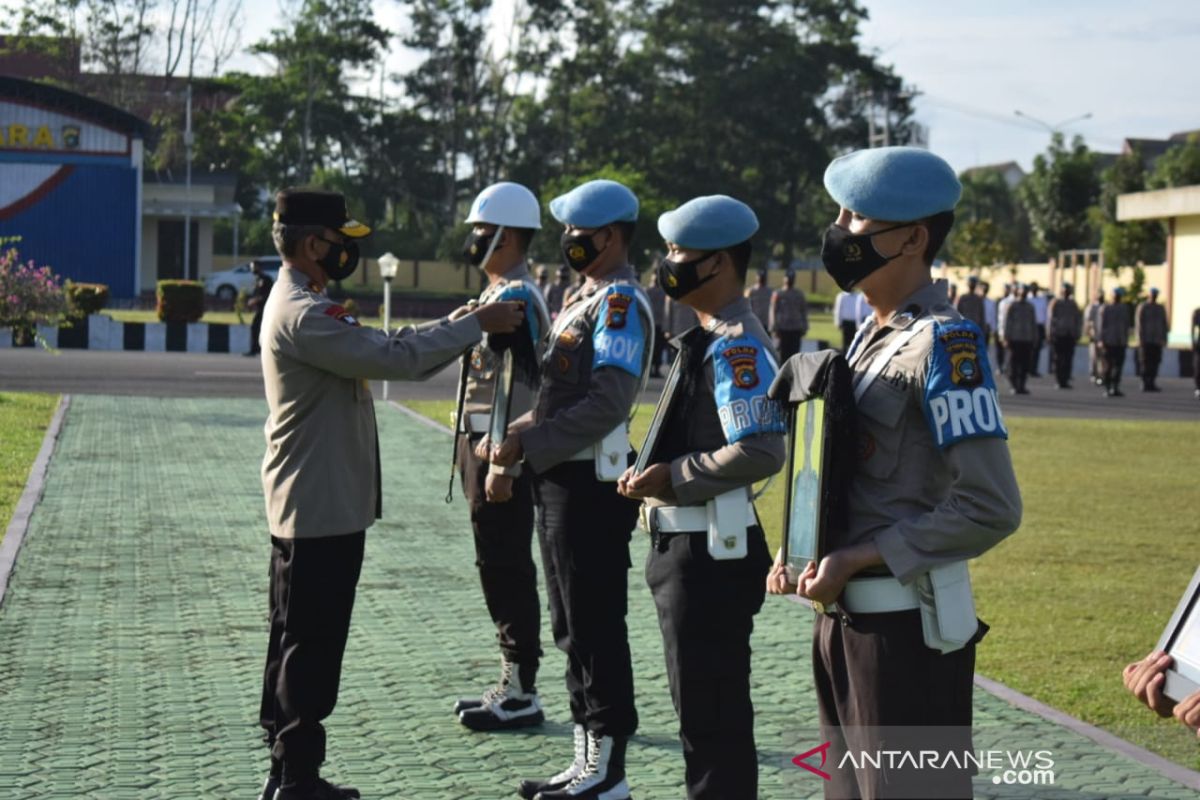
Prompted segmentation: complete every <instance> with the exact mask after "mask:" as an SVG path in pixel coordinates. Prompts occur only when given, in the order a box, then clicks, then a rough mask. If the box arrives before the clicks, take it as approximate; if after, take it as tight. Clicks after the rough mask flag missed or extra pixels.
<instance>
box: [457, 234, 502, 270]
mask: <svg viewBox="0 0 1200 800" xmlns="http://www.w3.org/2000/svg"><path fill="white" fill-rule="evenodd" d="M493 236H495V234H494V233H475V231H471V232H470V233H468V234H467V240H466V241H465V242H463V249H462V254H463V258H464V259H466V261H467V263H468V264H470V265H472V266H475V267H478V266H479V265H480V264H482V263H483V259H484V258H485V257H486V256H487V252H488V248H489V247H491V246H492V237H493Z"/></svg>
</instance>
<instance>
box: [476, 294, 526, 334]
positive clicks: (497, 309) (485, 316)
mask: <svg viewBox="0 0 1200 800" xmlns="http://www.w3.org/2000/svg"><path fill="white" fill-rule="evenodd" d="M471 313H473V314H474V315H475V317H476V319H478V320H479V327H480V328H483V332H484V333H512V332H513V331H515V330H516V329H517V328H519V327H520V326H521V320H523V319H524V318H525V312H524V311H523V310H522V308H521V304H520V303H513V302H509V301H505V302H502V303H485V304H483V305H481V306H480V307H479V308H477V309H475V310H474V311H473V312H471Z"/></svg>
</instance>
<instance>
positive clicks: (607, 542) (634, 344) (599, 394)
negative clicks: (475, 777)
mask: <svg viewBox="0 0 1200 800" xmlns="http://www.w3.org/2000/svg"><path fill="white" fill-rule="evenodd" d="M550 213H551V214H553V215H554V218H555V219H557V220H558V221H559V222H561V223H562V224H563V226H564V230H563V234H562V240H561V246H562V253H563V258H564V260H565V261H566V263H567V264H568V265H569V266H570V267H571V268H572V269H574V270H575V272H576V273H577V274H579V275H582V276H583V277H584V278H585V282H584V284H583V286H582V288H581V289H580V290H579V291H578V292H576V293H574V294H573V295H572V296H571V299H570V301H569V302H568V304H567V305H566V306H564V307H563V310H562V312H561V313H560V314H559V317H558V319H557V320H556V321H555V324H554V327H553V328H552V329H551V332H550V341H549V343H548V345H547V347H548V350H547V353H546V357H545V359H544V360H543V369H542V383H541V387H540V389H539V391H538V396H537V400H536V402H535V405H534V409H533V412H532V413H531V414H529V415H526V416H525V417H523V418H522V419H520V420H518V421H517V422H516V423H514V424H513V425H512V426H511V427H510V433H509V436H508V438H507V439H506V440H505V441H504V442H503V444H502V445H500V446H499V447H497V448H495V449H494V450H493V455H492V463H494V464H497V465H499V466H501V467H508V466H512V465H513V464H515V463H518V462H520V461H522V459H523V466H524V467H525V468H527V469H531V470H533V473H534V498H535V500H536V502H537V505H538V510H539V512H540V513H539V520H538V534H539V538H540V540H541V544H542V563H543V567H544V569H545V571H546V585H547V589H546V590H547V593H548V594H549V596H550V624H551V628H552V630H553V632H554V639H555V642H556V644H557V645H558V647H559V648H560V649H561V650H563V652H565V653H566V656H567V676H566V677H567V691H568V693H569V695H570V702H571V717H572V721H573V722H574V723H575V729H574V744H575V750H574V760H573V761H572V762H571V763H570V765H569V766H567V768H566V769H564V770H563V771H561V772H559V773H557V774H555V775H553V776H551V777H549V778H545V779H538V780H527V781H524V782H522V784H521V785H520V787H519V792H520V794H521V796H522V797H526V798H530V797H534V796H535V795H536V796H537V797H538V798H541V800H563V799H564V798H579V799H580V800H628V798H629V787H628V785H627V783H626V781H625V746H626V743H627V742H628V741H629V737H630V736H632V735H633V733H634V731H635V730H636V729H637V721H638V720H637V711H636V710H635V708H634V699H633V667H632V663H631V660H630V654H629V636H628V630H627V628H626V625H625V614H626V606H627V589H628V583H629V567H630V561H629V540H630V536H631V533H632V531H633V528H634V526H635V525H636V521H637V509H638V504H637V503H636V502H635V501H633V500H628V499H626V498H624V497H621V496H620V495H619V494H617V484H616V481H617V478H619V477H620V476H621V473H622V472H623V471H624V470H625V468H626V467H627V466H628V465H629V463H631V461H630V459H631V458H632V450H631V448H630V446H629V432H628V420H629V417H630V411H631V409H632V407H633V404H634V403H635V402H636V401H637V397H638V394H639V393H640V390H641V389H642V388H643V387H644V386H645V382H646V379H647V372H648V370H649V366H650V364H649V360H650V357H649V352H650V347H651V344H652V341H653V339H652V337H653V335H654V325H653V319H652V315H651V313H650V305H649V301H648V300H647V299H646V295H645V292H644V291H643V290H642V287H641V285H640V284H639V283H638V281H637V275H636V273H634V271H633V268H632V267H631V266H630V265H629V242H630V240H631V238H632V236H633V229H634V223H635V222H636V220H637V213H638V201H637V197H636V196H635V195H634V194H633V192H631V191H630V190H629V189H628V188H627V187H625V186H623V185H622V184H620V183H617V182H616V181H609V180H595V181H589V182H587V183H584V184H582V185H580V186H577V187H575V188H574V189H572V190H571V191H570V192H568V193H566V194H565V195H562V196H561V197H557V198H555V199H554V200H553V201H551V203H550Z"/></svg>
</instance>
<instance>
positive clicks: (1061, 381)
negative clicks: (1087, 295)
mask: <svg viewBox="0 0 1200 800" xmlns="http://www.w3.org/2000/svg"><path fill="white" fill-rule="evenodd" d="M1074 295H1075V287H1074V286H1072V285H1071V284H1069V283H1063V285H1062V290H1061V291H1060V293H1059V296H1058V297H1056V298H1054V299H1053V300H1051V301H1050V309H1049V311H1048V312H1047V322H1046V335H1047V337H1048V338H1049V339H1050V345H1051V346H1052V347H1053V348H1054V350H1053V353H1054V380H1055V385H1056V386H1057V388H1059V389H1070V388H1071V368H1072V367H1073V366H1074V365H1075V346H1076V344H1077V343H1078V342H1079V335H1080V334H1081V333H1083V312H1081V311H1080V310H1079V306H1077V305H1075V297H1074Z"/></svg>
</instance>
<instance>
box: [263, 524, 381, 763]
mask: <svg viewBox="0 0 1200 800" xmlns="http://www.w3.org/2000/svg"><path fill="white" fill-rule="evenodd" d="M365 542H366V533H365V532H364V531H359V532H358V533H352V534H349V535H346V536H323V537H320V538H315V539H279V538H276V537H274V536H272V537H271V570H270V576H271V594H270V601H269V608H270V637H269V638H268V640H267V664H266V667H265V669H264V670H263V692H262V703H261V706H260V708H259V724H260V725H262V727H263V729H264V730H265V731H266V735H265V737H264V738H265V740H266V742H267V745H268V746H269V747H270V748H271V757H272V761H273V768H274V767H275V765H276V764H279V763H281V764H282V767H283V776H284V782H285V783H287V784H289V785H290V784H293V783H303V782H305V781H307V780H310V779H312V778H315V777H316V776H317V775H318V773H319V771H320V767H321V763H322V762H323V761H324V760H325V728H324V727H323V726H322V725H321V721H322V720H323V719H325V718H326V717H328V716H329V715H330V714H331V713H333V708H334V706H335V705H336V704H337V696H338V685H339V683H340V682H341V677H342V654H343V653H344V652H345V650H346V635H347V634H348V633H349V631H350V614H351V612H352V611H353V609H354V595H355V590H356V588H357V586H358V575H359V572H360V570H361V569H362V561H363V547H364V544H365Z"/></svg>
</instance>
